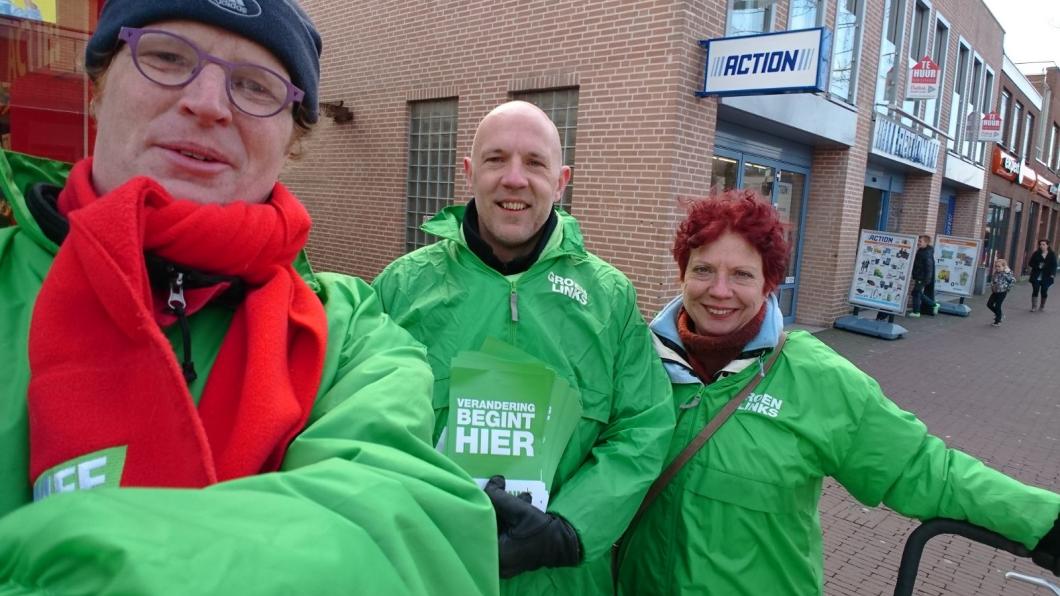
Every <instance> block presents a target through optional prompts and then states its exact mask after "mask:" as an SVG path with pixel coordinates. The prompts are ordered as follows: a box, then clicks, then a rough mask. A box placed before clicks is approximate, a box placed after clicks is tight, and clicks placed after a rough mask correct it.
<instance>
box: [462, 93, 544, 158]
mask: <svg viewBox="0 0 1060 596" xmlns="http://www.w3.org/2000/svg"><path fill="white" fill-rule="evenodd" d="M511 126H515V127H524V128H526V129H528V130H527V132H531V133H536V134H537V135H540V137H541V140H543V141H545V146H544V147H542V149H543V150H546V151H547V153H548V155H549V157H550V158H551V159H550V161H551V162H552V163H554V164H556V166H557V167H558V166H559V165H562V163H563V150H562V148H561V143H560V139H559V130H557V129H556V125H555V124H553V123H552V119H551V118H549V117H548V114H546V113H545V112H544V111H543V110H542V109H541V108H539V107H537V106H535V105H534V104H532V103H530V102H527V101H521V100H515V101H509V102H506V103H502V104H501V105H499V106H497V107H495V108H493V109H492V110H490V113H488V114H486V116H485V117H484V118H483V119H482V121H480V122H479V123H478V128H476V129H475V138H474V140H473V141H472V142H471V155H472V156H477V155H478V152H479V150H480V149H482V146H481V145H482V140H483V139H484V138H488V131H491V130H493V129H496V128H506V127H511Z"/></svg>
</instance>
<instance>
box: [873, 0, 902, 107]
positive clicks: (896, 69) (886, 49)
mask: <svg viewBox="0 0 1060 596" xmlns="http://www.w3.org/2000/svg"><path fill="white" fill-rule="evenodd" d="M904 6H905V4H904V2H903V0H884V8H883V15H884V23H883V30H884V36H883V39H882V40H881V43H880V66H879V70H878V71H877V73H878V74H877V76H876V106H875V107H876V110H877V111H879V112H887V105H888V104H891V103H893V102H894V100H895V90H896V89H897V88H898V78H899V75H900V74H901V73H903V72H905V68H903V66H902V64H901V63H900V61H899V58H898V47H899V46H900V45H901V43H902V15H904V14H905V10H903V8H904Z"/></svg>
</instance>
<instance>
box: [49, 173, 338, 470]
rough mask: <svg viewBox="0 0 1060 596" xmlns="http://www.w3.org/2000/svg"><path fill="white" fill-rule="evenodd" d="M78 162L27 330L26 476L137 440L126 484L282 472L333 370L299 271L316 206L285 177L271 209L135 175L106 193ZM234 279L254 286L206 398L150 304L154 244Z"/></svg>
mask: <svg viewBox="0 0 1060 596" xmlns="http://www.w3.org/2000/svg"><path fill="white" fill-rule="evenodd" d="M91 172H92V162H91V160H90V159H87V160H84V161H81V162H80V163H78V164H77V165H76V166H74V169H73V170H72V171H71V173H70V178H69V180H68V181H67V185H66V188H64V189H63V191H62V193H61V194H60V196H59V210H60V212H62V213H64V214H66V215H67V216H68V217H69V220H70V233H69V235H68V236H67V238H66V240H65V241H64V242H63V245H62V247H61V248H60V250H59V252H58V254H57V255H56V257H55V261H54V263H53V264H52V268H51V271H50V272H49V274H48V276H47V278H46V279H45V280H44V284H43V286H42V287H41V291H40V295H39V296H38V298H37V302H36V305H35V308H34V311H33V321H32V324H31V327H30V334H29V361H30V383H29V398H28V401H29V422H30V424H29V426H30V475H31V476H30V477H31V478H32V479H34V480H35V479H36V478H38V477H39V476H40V474H41V473H42V472H44V471H46V470H48V469H49V468H51V467H53V466H56V465H58V464H60V463H64V462H66V461H69V460H70V459H72V458H75V457H79V456H81V455H85V454H88V453H92V452H95V451H97V450H101V449H106V448H109V447H118V446H123V445H124V446H127V451H126V459H125V468H124V473H123V474H122V479H121V485H122V486H172V487H202V486H206V485H208V484H212V483H214V482H218V481H221V480H227V479H231V478H238V477H241V476H248V475H252V474H257V473H260V472H266V471H272V470H276V469H278V468H279V466H280V463H281V462H282V460H283V456H284V453H285V452H286V450H287V445H288V444H289V443H290V442H291V440H292V439H293V438H294V437H295V435H296V434H297V433H298V432H299V431H300V430H301V429H302V428H303V427H304V425H305V421H306V419H307V418H308V416H309V411H310V409H311V408H312V405H313V401H314V399H315V396H316V392H317V388H318V386H319V384H320V376H321V371H322V369H323V361H324V350H325V344H326V341H327V320H326V317H325V314H324V308H323V305H322V304H321V303H320V301H319V300H318V299H317V297H316V296H315V295H314V294H313V292H312V291H311V290H310V289H309V287H308V286H306V284H305V282H303V281H302V279H301V278H300V277H299V275H298V274H297V273H296V272H295V270H294V268H293V267H292V266H291V263H292V261H293V260H294V259H295V257H296V255H297V253H298V251H299V250H301V248H302V246H303V245H304V244H305V241H306V238H307V236H308V234H309V227H310V220H309V214H308V213H307V212H306V210H305V208H304V207H303V206H302V205H301V203H299V202H298V200H297V199H296V198H295V197H294V195H292V194H291V193H290V192H289V191H287V189H286V188H284V187H283V185H281V184H277V185H276V187H275V188H274V189H273V193H272V198H271V199H270V200H269V201H267V202H265V203H263V204H250V203H244V202H235V203H231V204H227V205H201V204H198V203H194V202H192V201H186V200H176V199H173V198H172V197H170V196H169V194H167V192H166V191H165V190H164V189H163V188H162V187H161V186H160V185H159V184H158V183H156V182H154V181H152V180H150V179H147V178H134V179H132V180H130V181H129V182H127V183H126V184H124V185H122V186H121V187H119V188H117V189H115V190H114V191H112V192H110V193H108V194H106V195H104V196H102V197H97V196H96V193H95V191H94V190H93V187H92V184H91ZM145 251H147V252H151V253H153V254H156V255H158V256H159V257H161V258H163V259H166V260H168V261H170V262H173V263H178V264H180V265H183V266H186V267H190V268H194V269H199V270H202V271H206V272H209V273H214V274H223V275H232V276H238V277H240V278H242V279H243V280H245V281H246V283H247V293H246V298H245V300H244V301H243V303H242V304H241V305H240V306H239V308H238V309H237V310H236V313H235V315H234V317H233V319H232V322H231V326H230V327H229V328H228V331H227V334H226V335H225V338H224V341H223V342H222V344H221V348H220V352H219V353H218V355H217V359H216V361H215V363H214V366H213V369H212V370H211V372H210V377H209V379H207V381H206V385H205V387H204V388H203V394H202V396H201V399H200V400H199V405H198V409H197V410H196V407H195V403H194V401H193V400H192V397H191V394H190V393H189V392H188V388H187V386H186V384H185V381H184V378H183V376H182V374H181V369H180V366H179V365H178V364H177V360H176V356H175V354H174V352H173V349H172V347H171V346H170V344H169V341H167V339H166V337H165V336H164V335H163V333H162V331H161V329H160V328H159V325H158V323H157V322H156V318H155V315H154V312H153V307H152V295H151V285H150V282H149V281H148V277H147V270H146V266H145V264H144V252H145Z"/></svg>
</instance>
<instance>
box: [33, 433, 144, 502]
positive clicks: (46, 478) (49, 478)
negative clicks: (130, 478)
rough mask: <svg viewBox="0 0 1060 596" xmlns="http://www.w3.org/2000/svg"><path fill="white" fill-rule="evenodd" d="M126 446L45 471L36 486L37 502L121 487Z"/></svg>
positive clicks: (93, 454)
mask: <svg viewBox="0 0 1060 596" xmlns="http://www.w3.org/2000/svg"><path fill="white" fill-rule="evenodd" d="M125 450H126V448H125V446H121V447H111V448H109V449H102V450H100V451H96V452H94V453H89V454H87V455H82V456H81V457H77V458H74V459H72V460H70V461H68V462H65V463H61V464H59V465H57V466H55V467H53V468H50V469H48V470H45V471H44V472H43V473H41V475H40V476H39V477H38V478H37V481H36V482H34V483H33V500H34V501H40V500H41V499H43V498H45V497H48V496H50V495H54V494H56V493H68V492H73V491H76V490H92V489H94V488H117V487H118V485H119V484H120V483H121V474H122V471H123V470H124V469H125Z"/></svg>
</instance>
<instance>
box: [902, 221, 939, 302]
mask: <svg viewBox="0 0 1060 596" xmlns="http://www.w3.org/2000/svg"><path fill="white" fill-rule="evenodd" d="M912 277H913V304H912V308H910V309H909V312H908V313H906V315H905V316H907V317H912V318H916V317H919V316H920V308H921V305H925V306H927V307H929V308H931V314H938V312H939V304H938V302H935V299H934V298H933V297H931V296H928V295H927V293H925V291H924V289H925V288H926V287H927V286H928V285H929V284H931V283H933V282H934V281H935V247H933V246H931V236H928V235H927V234H921V235H920V236H918V237H917V239H916V255H915V256H914V257H913V275H912Z"/></svg>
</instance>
